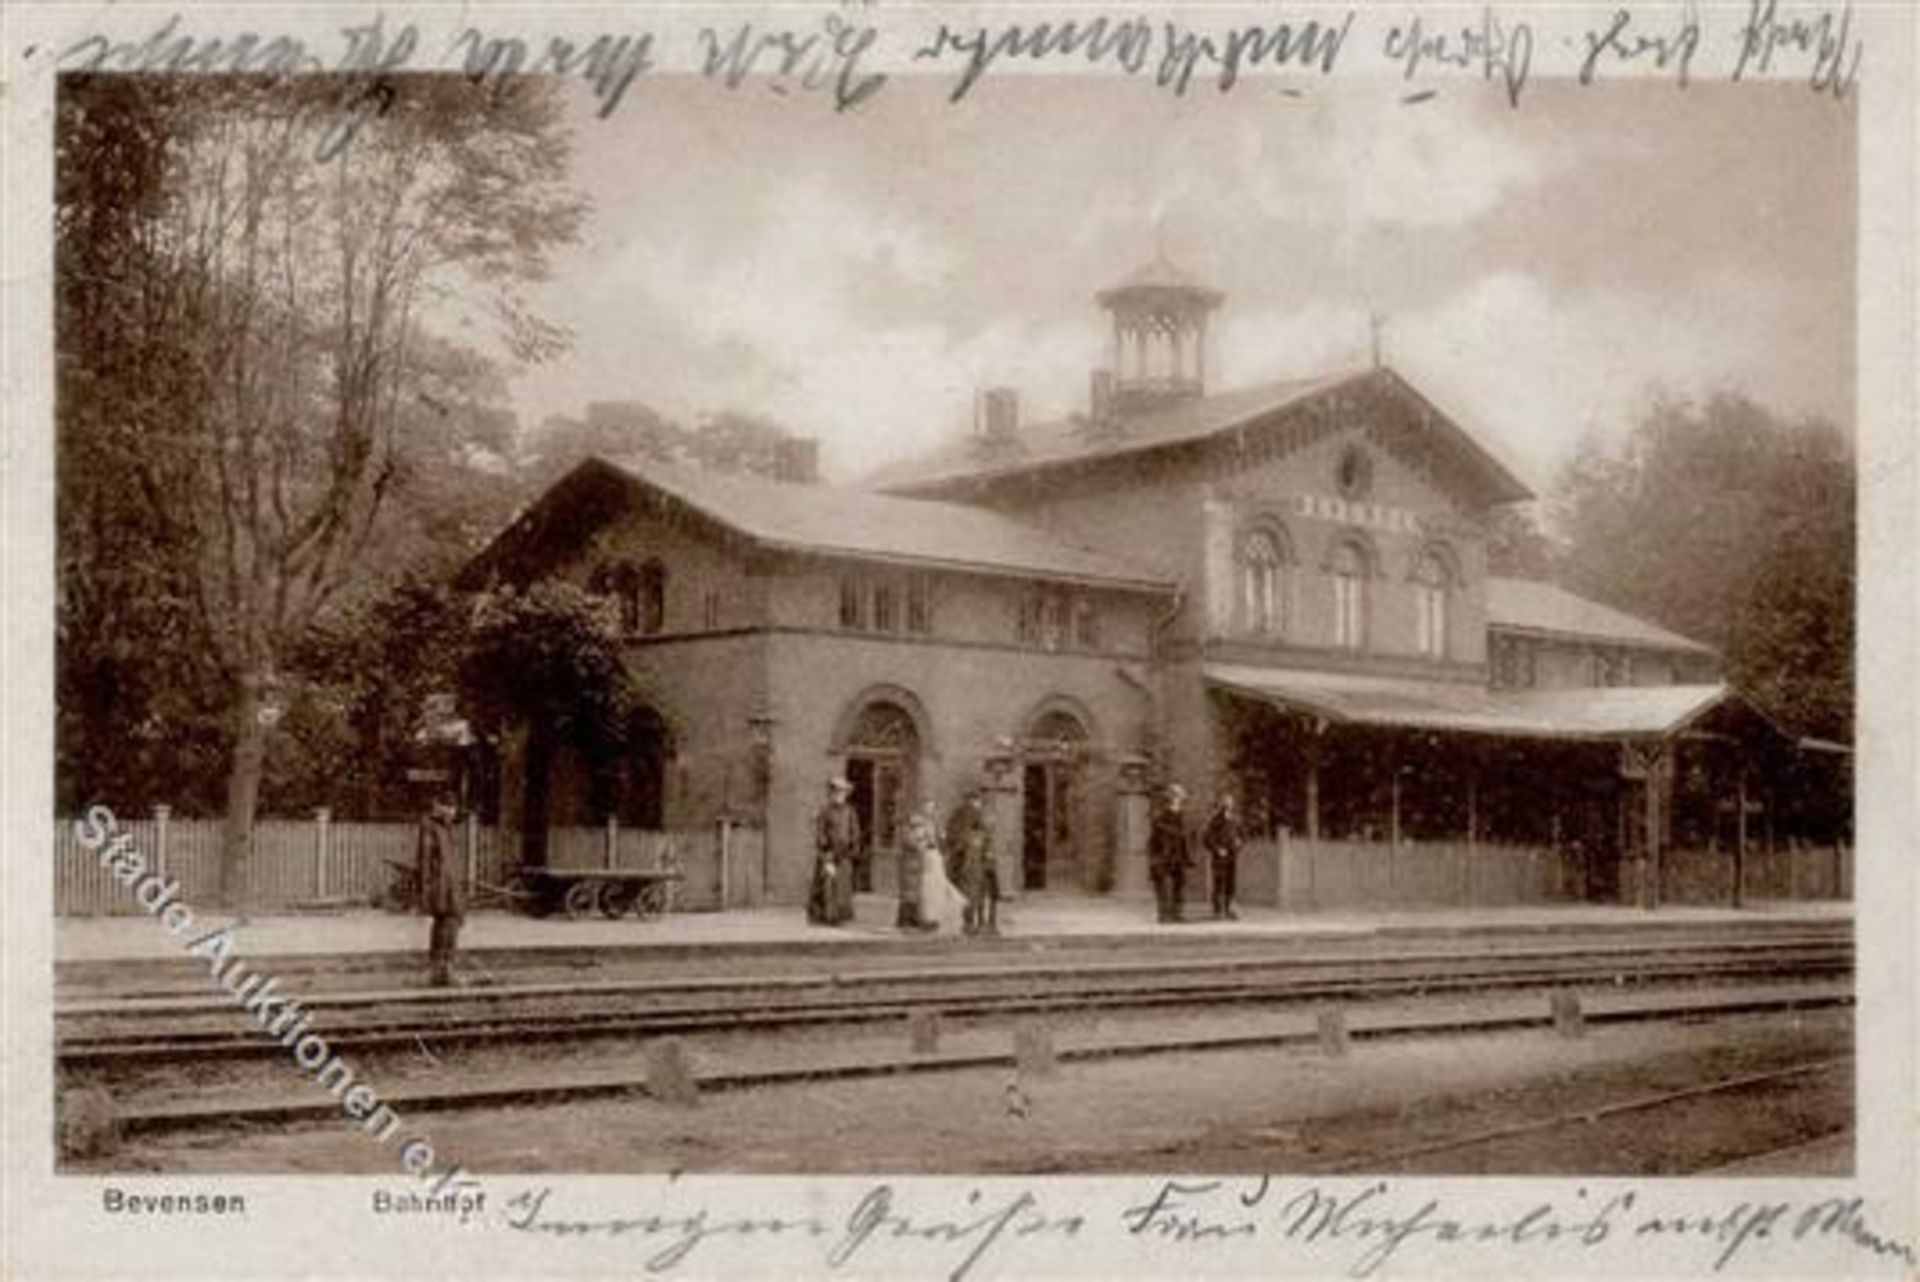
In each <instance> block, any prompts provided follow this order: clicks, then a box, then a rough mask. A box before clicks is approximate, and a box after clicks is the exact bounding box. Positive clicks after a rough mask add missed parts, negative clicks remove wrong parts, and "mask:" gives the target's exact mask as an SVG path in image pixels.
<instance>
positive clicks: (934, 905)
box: [913, 801, 967, 933]
mask: <svg viewBox="0 0 1920 1282" xmlns="http://www.w3.org/2000/svg"><path fill="white" fill-rule="evenodd" d="M913 824H914V825H915V826H917V827H918V828H919V829H920V830H921V831H922V832H923V833H924V834H925V836H924V838H923V840H924V841H925V842H926V857H925V858H923V859H922V860H921V861H920V929H921V930H937V931H942V932H954V933H958V931H959V930H960V928H961V924H962V922H963V921H964V920H965V917H966V903H967V901H966V898H965V896H963V895H962V894H961V893H960V891H959V889H958V888H957V887H956V886H955V885H954V884H953V880H952V879H951V878H950V877H948V876H947V860H946V858H945V857H944V852H943V851H942V850H941V848H940V820H939V818H938V817H937V816H936V815H935V813H934V809H933V803H932V802H931V801H929V802H927V803H926V804H925V805H923V806H921V807H920V810H919V813H917V814H916V815H915V816H914V817H913Z"/></svg>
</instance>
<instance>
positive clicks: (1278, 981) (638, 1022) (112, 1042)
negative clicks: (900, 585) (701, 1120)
mask: <svg viewBox="0 0 1920 1282" xmlns="http://www.w3.org/2000/svg"><path fill="white" fill-rule="evenodd" d="M1556 960H1558V961H1559V963H1560V964H1558V965H1554V966H1548V967H1535V968H1533V969H1525V970H1513V969H1508V968H1501V967H1493V968H1488V967H1486V966H1484V965H1482V966H1478V967H1475V966H1461V967H1455V968H1452V969H1448V970H1443V971H1434V970H1417V971H1412V972H1409V973H1404V974H1399V975H1391V976H1386V975H1370V976H1352V975H1342V974H1332V975H1316V976H1305V975H1283V976H1277V977H1274V978H1271V979H1268V980H1265V981H1264V982H1262V981H1258V980H1250V979H1247V978H1244V977H1232V976H1208V977H1205V978H1202V979H1197V980H1196V979H1181V980H1177V981H1171V982H1169V981H1164V980H1163V981H1159V982H1149V983H1139V982H1133V983H1115V982H1112V981H1111V978H1110V977H1105V976H1102V977H1098V978H1100V979H1105V980H1107V982H1104V983H1101V982H1084V979H1085V977H1083V976H1079V975H1064V976H1060V977H1058V978H1062V979H1064V980H1065V981H1066V982H1063V983H1061V984H1060V985H1059V986H1058V987H1055V988H1051V989H1047V988H1040V987H1036V986H1034V985H1032V984H1031V983H1030V982H1029V983H1027V985H1026V986H1025V987H1024V988H1021V987H1017V986H1015V984H1013V983H1010V982H1005V981H1003V982H1000V983H997V984H993V985H991V986H990V988H989V989H988V990H987V991H976V992H970V993H955V992H953V991H950V990H946V989H937V990H925V989H923V990H921V991H917V992H916V991H911V990H910V991H906V992H901V993H895V994H891V995H889V996H887V997H885V998H880V997H878V996H875V995H862V994H858V993H848V994H840V995H836V996H835V997H833V998H832V999H828V1000H819V999H816V1000H804V999H800V1000H794V999H788V1000H763V1001H758V1002H755V1001H738V1000H736V1001H730V1002H724V1003H721V1002H714V1003H707V1004H703V1005H695V1006H677V1007H676V1006H657V1007H654V1008H652V1009H648V1010H640V1011H636V1010H633V1009H631V1008H624V1009H617V1010H584V1011H574V1012H564V1013H558V1014H549V1013H541V1012H530V1013H525V1014H514V1015H505V1016H504V1017H503V1016H502V1014H501V1013H500V1012H497V1011H495V1012H491V1013H487V1014H482V1015H480V1016H478V1017H474V1018H465V1019H461V1020H458V1021H444V1022H423V1021H421V1020H417V1019H413V1020H400V1021H387V1022H371V1023H362V1024H359V1025H347V1026H339V1027H336V1028H334V1029H332V1030H330V1031H328V1032H327V1033H326V1035H327V1037H328V1041H329V1043H330V1044H331V1045H333V1046H334V1047H335V1048H336V1049H340V1050H348V1049H354V1050H362V1051H378V1050H380V1049H383V1048H389V1047H398V1048H410V1047H414V1046H418V1045H425V1044H427V1043H432V1044H435V1045H442V1046H452V1045H462V1044H480V1043H487V1042H501V1041H513V1040H524V1039H532V1038H541V1039H553V1038H617V1037H646V1036H659V1035H664V1034H690V1033H709V1032H734V1031H752V1032H764V1031H770V1030H772V1029H776V1028H790V1027H803V1026H821V1025H833V1024H860V1023H875V1022H882V1021H887V1020H897V1019H901V1018H904V1017H905V1016H906V1015H908V1014H911V1013H913V1012H916V1011H922V1010H937V1011H938V1012H940V1013H941V1014H942V1015H943V1016H944V1017H947V1018H953V1019H979V1018H991V1017H993V1016H997V1015H1007V1014H1027V1013H1038V1012H1050V1011H1058V1010H1074V1009H1098V1010H1104V1011H1112V1010H1117V1009H1150V1008H1154V1007H1162V1006H1171V1005H1197V1006H1206V1005H1229V1004H1253V1003H1303V1002H1314V1001H1326V1000H1330V999H1344V1000H1349V1001H1353V1000H1361V1001H1365V1000H1371V999H1382V998H1388V997H1395V996H1403V995H1407V994H1421V995H1427V994H1442V993H1460V992H1473V991H1480V992H1487V991H1500V990H1520V989H1528V988H1549V987H1568V986H1579V985H1581V984H1587V985H1591V984H1593V983H1595V982H1606V983H1610V984H1613V985H1616V986H1618V985H1623V984H1627V983H1632V984H1634V985H1636V986H1644V985H1647V984H1656V983H1676V982H1692V983H1700V982H1708V981H1714V980H1718V981H1723V982H1724V981H1726V980H1730V979H1743V978H1744V979H1752V978H1761V977H1766V978H1772V977H1779V976H1786V975H1790V976H1793V977H1795V978H1807V977H1809V976H1817V975H1822V974H1826V975H1837V974H1844V973H1847V972H1848V971H1850V969H1851V966H1850V962H1849V961H1847V960H1844V959H1840V958H1823V959H1819V961H1818V964H1815V959H1812V958H1807V957H1776V958H1773V959H1770V960H1767V961H1765V962H1760V961H1758V960H1757V959H1754V960H1740V961H1736V962H1720V963H1712V964H1700V963H1697V962H1695V963H1687V964H1684V965H1683V964H1680V963H1678V962H1676V961H1674V960H1673V959H1656V960H1654V961H1651V962H1642V963H1641V964H1640V965H1638V966H1635V967H1632V968H1630V969H1626V970H1622V969H1621V967H1620V965H1619V963H1618V960H1617V959H1606V960H1605V961H1603V962H1594V961H1591V960H1589V959H1584V958H1578V957H1568V958H1560V959H1556ZM1022 978H1024V977H1022ZM1010 989H1011V991H1009V990H1010ZM223 1010H224V1011H225V1012H226V1013H228V1014H230V1015H237V1012H235V1011H234V1010H233V1008H232V1006H231V1005H230V1004H229V1005H227V1006H225V1007H223ZM279 1050H280V1048H279V1046H278V1044H277V1043H276V1042H274V1041H273V1040H272V1039H270V1038H268V1037H265V1036H263V1035H262V1034H261V1032H260V1030H259V1029H257V1028H252V1027H246V1026H243V1027H240V1028H238V1029H232V1028H222V1029H201V1030H186V1031H181V1032H175V1033H173V1034H171V1035H169V1036H165V1037H160V1038H153V1037H151V1036H149V1035H147V1034H145V1033H144V1032H134V1033H132V1034H94V1035H67V1036H64V1037H62V1038H61V1039H60V1040H59V1041H58V1043H57V1046H56V1054H57V1059H58V1061H59V1063H60V1064H61V1065H62V1066H63V1067H68V1068H79V1067H111V1066H122V1065H132V1064H137V1063H152V1062H167V1061H171V1060H186V1059H204V1058H250V1057H271V1056H273V1055H276V1054H278V1053H279Z"/></svg>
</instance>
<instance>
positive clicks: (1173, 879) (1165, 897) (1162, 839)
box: [1147, 783, 1246, 922]
mask: <svg viewBox="0 0 1920 1282" xmlns="http://www.w3.org/2000/svg"><path fill="white" fill-rule="evenodd" d="M1186 810H1187V790H1186V789H1185V788H1182V787H1181V786H1180V785H1179V784H1177V783H1175V784H1168V785H1167V787H1166V790H1165V791H1164V792H1163V793H1162V794H1161V804H1160V807H1159V809H1158V810H1156V811H1155V812H1154V816H1153V826H1152V828H1151V829H1150V830H1149V831H1148V835H1147V872H1148V874H1149V875H1150V876H1151V877H1152V878H1153V899H1154V907H1155V909H1156V910H1157V912H1158V916H1159V920H1160V921H1163V922H1181V921H1185V920H1186V917H1185V915H1184V906H1183V903H1182V900H1183V899H1184V897H1185V893H1186V881H1187V870H1188V869H1189V868H1191V867H1193V864H1194V858H1193V845H1194V842H1193V835H1192V833H1191V831H1190V829H1189V827H1188V822H1187V813H1186ZM1245 841H1246V834H1245V832H1244V830H1243V829H1242V828H1241V826H1240V812H1239V807H1238V806H1237V805H1236V804H1235V802H1234V799H1233V793H1231V792H1227V791H1223V792H1221V793H1220V795H1219V796H1218V797H1217V798H1216V799H1215V800H1214V803H1213V813H1212V814H1210V815H1208V816H1207V822H1206V823H1205V824H1203V825H1201V828H1200V833H1199V845H1200V848H1201V849H1202V850H1203V851H1205V852H1206V856H1207V872H1208V874H1209V876H1208V883H1209V886H1210V888H1211V889H1212V892H1213V915H1214V918H1215V919H1216V920H1219V921H1235V920H1237V919H1238V917H1239V914H1237V913H1235V912H1234V911H1233V897H1234V882H1235V881H1236V879H1237V875H1238V871H1239V867H1240V847H1241V846H1242V845H1243V844H1245Z"/></svg>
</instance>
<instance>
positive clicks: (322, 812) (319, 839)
mask: <svg viewBox="0 0 1920 1282" xmlns="http://www.w3.org/2000/svg"><path fill="white" fill-rule="evenodd" d="M332 821H333V811H332V810H330V809H328V808H327V807H325V806H321V807H319V808H318V809H316V810H315V811H314V812H313V826H314V835H313V897H314V898H315V899H325V898H326V897H327V825H328V824H329V823H331V822H332Z"/></svg>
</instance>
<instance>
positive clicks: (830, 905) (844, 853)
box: [807, 779, 861, 926]
mask: <svg viewBox="0 0 1920 1282" xmlns="http://www.w3.org/2000/svg"><path fill="white" fill-rule="evenodd" d="M852 794H853V785H852V784H850V783H848V782H847V781H846V780H845V779H833V780H829V781H828V783H827V804H826V805H824V806H822V807H820V809H819V811H818V813H816V814H815V815H814V817H813V851H814V858H813V884H812V886H811V887H810V888H809V890H808V892H807V920H808V921H810V922H812V923H813V924H814V925H816V926H838V925H839V924H840V923H841V922H844V921H849V920H851V919H852V917H853V866H854V861H855V860H856V859H858V858H859V857H860V848H861V835H860V816H859V814H858V813H856V812H855V811H854V808H853V804H852V803H851V802H850V801H848V797H850V796H851V795H852Z"/></svg>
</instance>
